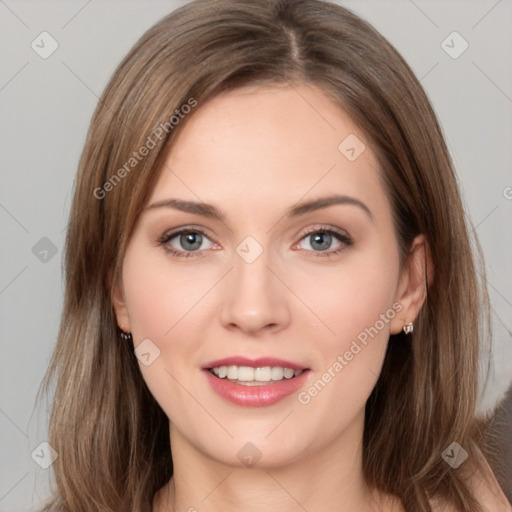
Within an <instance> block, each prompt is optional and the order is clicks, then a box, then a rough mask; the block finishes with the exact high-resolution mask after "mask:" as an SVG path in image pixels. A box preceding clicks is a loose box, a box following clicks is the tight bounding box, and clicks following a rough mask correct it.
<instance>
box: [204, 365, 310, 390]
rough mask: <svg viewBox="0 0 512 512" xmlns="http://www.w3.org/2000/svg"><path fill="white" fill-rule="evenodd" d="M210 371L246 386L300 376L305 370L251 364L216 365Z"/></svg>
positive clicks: (219, 376) (221, 377) (220, 377)
mask: <svg viewBox="0 0 512 512" xmlns="http://www.w3.org/2000/svg"><path fill="white" fill-rule="evenodd" d="M209 371H210V372H211V373H213V374H214V375H215V376H216V377H218V378H219V379H225V380H228V381H230V382H233V383H235V384H241V385H244V386H261V385H268V384H272V383H273V382H279V381H282V380H283V379H293V378H294V377H298V376H299V375H300V374H301V373H302V371H303V370H294V369H293V368H284V367H282V366H264V367H261V368H252V367H251V366H236V365H230V366H225V365H223V366H216V367H215V368H210V369H209Z"/></svg>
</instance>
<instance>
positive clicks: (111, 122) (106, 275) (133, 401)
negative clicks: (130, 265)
mask: <svg viewBox="0 0 512 512" xmlns="http://www.w3.org/2000/svg"><path fill="white" fill-rule="evenodd" d="M277 83H288V84H290V85H292V86H293V85H294V84H299V83H306V84H312V85H316V86H318V87H320V88H321V89H322V90H323V91H324V92H325V93H327V94H328V95H329V96H330V97H331V98H332V100H333V101H335V102H336V103H337V104H338V105H340V107H341V108H343V109H344V110H345V112H347V113H348V115H349V116H350V117H351V118H352V120H353V121H354V122H355V123H356V124H357V125H358V126H359V127H360V129H361V130H362V132H363V133H364V134H365V136H366V137H367V141H368V144H369V145H370V146H371V148H372V150H373V151H374V152H375V154H376V155H377V157H378V161H379V165H380V172H381V174H382V177H383V180H384V183H385V186H386V189H387V193H388V196H389V198H390V200H391V203H392V206H393V212H394V223H395V228H396V233H397V238H398V240H399V244H400V252H401V257H402V261H403V260H404V258H405V257H406V255H407V252H408V249H409V246H410V243H411V241H412V240H413V238H414V237H415V236H416V235H417V234H420V233H423V234H424V235H425V237H426V239H427V242H428V244H429V247H430V250H431V254H432V262H433V267H434V268H433V269H428V271H429V272H432V271H433V276H434V279H433V281H432V283H431V285H430V286H429V288H428V295H427V299H426V302H425V304H424V306H423V308H422V310H421V312H420V314H419V317H418V318H417V320H416V322H415V326H414V333H413V334H412V335H411V336H410V337H408V338H405V337H404V336H403V335H402V334H399V335H394V336H391V338H390V341H389V347H388V352H387V355H386V359H385V362H384V367H383V370H382V374H381V376H380V378H379V380H378V382H377V385H376V387H375V389H374V391H373V392H372V394H371V396H370V398H369V400H368V402H367V405H366V420H365V430H364V448H363V468H364V475H365V478H366V480H367V482H368V484H369V485H371V486H372V487H375V488H377V489H380V490H382V491H384V492H388V493H392V494H394V495H396V496H398V497H399V498H400V499H401V501H402V503H403V505H404V507H405V509H406V510H407V511H410V512H413V511H414V512H416V511H418V510H425V511H430V510H431V506H430V504H429V499H431V498H436V497H437V498H441V499H443V500H447V501H448V502H450V503H453V504H454V505H455V506H457V507H458V509H460V510H464V511H471V512H474V511H476V510H479V508H478V504H477V502H476V500H475V498H474V497H473V495H472V492H471V489H470V488H469V487H468V484H467V480H465V478H463V477H462V476H461V474H460V472H459V471H456V470H453V469H452V468H451V467H450V466H449V465H448V464H447V463H446V462H445V461H444V460H443V459H442V457H441V454H442V452H443V451H444V450H445V448H446V447H447V446H449V445H450V444H451V443H452V442H454V441H456V442H458V443H459V444H460V445H461V446H462V447H463V448H464V449H465V450H466V451H467V452H468V453H469V455H470V460H475V457H472V456H473V455H474V454H475V451H474V450H476V449H477V448H476V447H477V446H478V445H480V448H482V447H483V445H482V439H481V430H482V427H481V426H480V425H479V423H478V422H477V421H476V420H475V402H476V396H477V360H478V350H479V334H478V333H479V319H480V318H481V314H482V312H484V313H485V312H486V311H487V309H486V304H487V295H486V292H485V289H484V288H483V287H481V286H479V283H478V281H477V277H476V271H475V257H474V255H473V252H472V248H471V240H470V237H469V230H468V224H467V222H466V220H465V217H464V211H463V206H462V203H461V199H460V196H459V191H458V186H457V180H456V176H455V173H454V170H453V167H452V163H451V160H450V156H449V153H448V150H447V148H446V145H445V142H444V140H443V136H442V132H441V129H440V127H439V124H438V121H437V119H436V115H435V113H434V111H433V109H432V107H431V105H430V103H429V101H428V99H427V97H426V95H425V92H424V91H423V89H422V87H421V85H420V83H419V82H418V80H417V79H416V77H415V76H414V74H413V72H412V71H411V69H410V68H409V66H408V65H407V64H406V63H405V61H404V60H403V59H402V57H401V56H400V55H399V54H398V52H397V51H396V50H395V49H394V48H393V47H392V46H391V45H390V43H388V42H387V41H386V40H385V39H384V38H383V37H382V36H381V35H380V34H379V33H378V32H377V31H376V30H375V29H373V28H372V27H371V26H370V25H369V24H367V23H366V22H364V21H363V20H361V19H360V18H359V17H357V16H356V15H354V14H353V13H351V12H350V11H349V10H347V9H345V8H342V7H340V6H339V5H336V4H333V3H330V2H324V1H322V0H281V1H273V0H268V1H267V0H256V1H245V0H215V1H212V0H198V1H194V2H191V3H189V4H187V5H185V6H184V7H181V8H180V9H178V10H176V11H174V12H173V13H171V14H170V15H168V16H167V17H165V18H163V19H162V20H161V21H160V22H158V23H157V24H156V25H155V26H153V27H152V28H150V29H149V30H148V31H147V32H146V33H145V34H144V35H143V36H142V37H141V38H140V40H139V41H138V42H137V43H136V44H135V46H134V47H133V48H132V49H131V51H130V52H129V54H128V55H127V56H126V57H125V59H124V60H123V61H122V62H121V64H120V65H119V66H118V68H117V70H116V71H115V73H114V75H113V76H112V78H111V80H110V82H109V84H108V85H107V87H106V89H105V91H104V92H103V95H102V96H101V99H100V101H99V104H98V106H97V109H96V111H95V113H94V116H93V118H92V121H91V125H90V129H89V133H88V136H87V141H86V144H85V147H84V150H83V153H82V157H81V160H80V164H79V170H78V175H77V179H76V184H75V192H74V200H73V205H72V209H71V214H70V222H69V228H68V232H67V239H66V260H65V272H66V274H65V279H66V289H65V301H64V308H63V312H62V320H61V326H60V331H59V336H58V341H57V344H56V347H55V351H54V353H53V357H52V360H51V364H50V366H49V369H48V372H47V374H46V376H45V379H44V381H43V386H42V390H44V391H47V390H48V389H49V386H50V383H51V382H52V380H53V379H55V383H56V387H55V395H54V403H53V410H52V414H51V419H50V425H49V443H50V444H51V445H52V446H53V447H54V448H55V449H56V450H57V452H58V454H59V458H58V459H57V460H56V462H55V463H54V464H53V466H52V467H53V470H54V474H55V479H56V484H57V489H56V493H55V494H54V497H53V499H52V501H51V502H50V503H49V505H48V508H47V510H58V511H69V512H85V511H88V512H92V511H111V512H114V511H115V512H119V511H128V510H133V511H135V510H137V511H140V512H149V511H150V510H151V504H152V500H153V498H154V495H155V493H156V491H157V490H158V489H160V488H161V487H162V486H163V485H164V484H165V483H166V482H167V481H168V480H169V478H170V477H171V476H172V473H173V464H172V458H171V452H170V446H169V425H168V419H167V417H166V416H165V414H164V413H163V411H162V410H161V408H160V407H159V406H158V404H157V403H156V402H155V400H154V399H153V397H152V395H151V394H150V392H149V391H148V388H147V387H146V385H145V382H144V381H143V379H142V376H141V373H140V370H139V367H138V364H137V361H136V358H135V356H134V353H133V347H131V346H129V344H127V343H126V341H123V340H122V339H121V338H120V336H119V330H118V328H117V325H116V319H115V315H114V310H113V307H112V302H111V289H112V285H113V283H114V282H115V281H116V280H117V279H118V278H119V275H120V269H121V265H122V261H123V255H124V251H125V248H126V246H127V243H128V241H129V239H130V236H131V233H132V230H133V228H134V226H135V223H136V221H137V219H138V216H139V214H140V212H141V210H142V208H143V207H144V205H145V204H146V202H147V200H148V198H149V195H150V193H151V191H152V189H153V187H154V185H155V182H156V180H157V178H158V176H159V173H160V172H161V170H162V165H163V159H164V157H165V155H166V152H167V151H168V150H169V148H171V147H172V143H173V140H174V139H175V138H176V136H177V134H178V133H179V132H180V131H181V130H182V129H183V127H184V126H185V125H186V123H187V120H188V119H189V118H190V117H191V116H193V114H194V111H196V110H197V109H199V108H200V107H201V104H203V103H204V102H205V101H206V100H207V99H209V98H212V97H213V96H214V95H215V94H217V93H219V92H222V91H227V90H232V89H235V88H237V87H241V86H243V85H248V84H265V85H272V84H277ZM194 102H195V105H194ZM184 105H189V106H190V108H188V110H187V111H190V112H189V113H188V114H187V115H183V113H184V112H185V110H186V109H185V108H184ZM180 114H181V115H180ZM173 116H174V118H175V119H174V120H173V121H172V122H171V121H170V120H171V118H173ZM178 117H179V120H178V121H177V120H176V119H177V118H178ZM159 127H160V128H161V129H160V130H159V129H158V128H159ZM157 134H158V135H157ZM149 139H151V147H150V144H149ZM143 146H144V147H146V148H148V149H149V150H148V151H145V152H144V156H143V157H141V158H139V156H140V154H142V153H143V152H142V151H141V148H142V147H143ZM135 154H136V155H137V156H134V155H135ZM122 169H124V171H122Z"/></svg>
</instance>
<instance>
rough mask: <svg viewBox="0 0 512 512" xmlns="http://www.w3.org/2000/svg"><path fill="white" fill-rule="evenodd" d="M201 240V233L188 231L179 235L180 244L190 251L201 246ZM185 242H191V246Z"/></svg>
mask: <svg viewBox="0 0 512 512" xmlns="http://www.w3.org/2000/svg"><path fill="white" fill-rule="evenodd" d="M201 242H202V235H201V233H192V232H190V233H185V234H182V235H181V237H180V243H181V246H182V247H183V248H184V249H189V250H192V251H195V250H197V249H199V248H200V247H201ZM187 244H191V246H190V245H187Z"/></svg>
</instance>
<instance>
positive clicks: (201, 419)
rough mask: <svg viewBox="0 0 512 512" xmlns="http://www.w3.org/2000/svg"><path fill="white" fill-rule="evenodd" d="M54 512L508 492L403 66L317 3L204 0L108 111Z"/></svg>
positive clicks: (461, 267) (96, 132) (368, 505)
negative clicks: (483, 409)
mask: <svg viewBox="0 0 512 512" xmlns="http://www.w3.org/2000/svg"><path fill="white" fill-rule="evenodd" d="M70 221H71V222H70V227H69V231H68V235H67V253H66V278H67V279H66V296H65V305H64V310H63V315H62V323H61V329H60V334H59V339H58V343H57V346H56V349H55V352H54V355H53V359H52V362H51V365H50V368H49V371H48V374H47V376H46V379H45V386H46V388H48V386H49V383H50V381H51V379H52V378H56V391H55V399H54V407H53V411H52V416H51V421H50V431H49V442H50V444H51V445H52V446H53V447H54V448H55V450H56V451H57V452H58V454H59V457H58V459H57V460H56V461H55V463H54V465H53V468H54V472H55V476H56V483H57V490H56V493H55V495H54V499H53V500H52V502H51V503H50V504H49V505H48V507H47V510H59V511H73V512H77V511H86V510H87V511H91V510H98V511H100V510H101V511H107V510H108V511H127V510H134V511H140V512H146V511H151V510H152V511H155V512H164V511H166V512H168V511H173V512H175V511H178V510H180V511H181V510H189V511H193V510H199V511H210V510H212V511H214V510H248V511H252V510H271V511H274V510H275V511H285V512H286V511H292V510H308V511H317V510H318V511H320V510H322V511H325V510H333V511H334V510H336V511H338V510H350V511H359V510H361V511H363V510H364V511H367V510H378V511H408V512H409V511H414V512H416V511H419V510H425V511H441V510H446V511H448V510H450V511H455V510H457V511H458V510H463V511H482V510H493V511H497V510H509V508H510V505H509V504H508V503H507V501H506V498H505V496H504V495H503V493H502V492H501V490H500V488H499V486H498V484H497V482H496V480H495V478H494V475H493V474H492V471H491V469H490V467H489V465H488V464H487V462H486V460H485V456H484V454H485V447H486V444H485V441H486V438H485V423H484V422H481V421H477V420H476V419H475V402H476V384H477V383H476V376H477V371H476V370H477V361H478V349H479V342H485V339H484V340H479V339H478V334H477V333H478V331H479V329H478V327H479V318H480V317H481V315H482V313H485V311H486V309H485V305H486V293H485V289H481V288H480V287H479V284H478V282H477V279H476V270H475V262H474V258H473V256H472V253H471V250H470V241H469V236H468V227H467V226H466V223H465V220H464V213H463V209H462V206H461V201H460V196H459V192H458V189H457V184H456V179H455V176H454V172H453V169H452V164H451V161H450V157H449V154H448V151H447V149H446V145H445V143H444V141H443V138H442V134H441V130H440V128H439V125H438V122H437V120H436V117H435V114H434V112H433V110H432V108H431V106H430V104H429V102H428V100H427V98H426V96H425V93H424V91H423V90H422V88H421V86H420V84H419V82H418V81H417V79H416V78H415V77H414V75H413V73H412V72H411V70H410V68H409V67H408V66H407V64H406V63H405V62H404V61H403V59H402V58H401V57H400V56H399V55H398V53H397V52H396V50H394V48H393V47H392V46H391V45H390V44H389V43H388V42H387V41H386V40H385V39H384V38H383V37H382V36H381V35H379V34H378V33H377V32H376V31H375V30H374V29H373V28H372V27H370V26H369V25H368V24H366V23H365V22H364V21H362V20H361V19H359V18H358V17H357V16H355V15H354V14H352V13H351V12H350V11H348V10H346V9H344V8H342V7H339V6H337V5H335V4H331V3H328V2H322V1H317V0H295V1H279V2H274V1H271V2H269V1H264V0H258V1H256V2H248V1H242V0H235V1H232V0H230V1H227V0H220V1H216V2H211V1H210V2H209V1H205V0H199V1H196V2H192V3H190V4H188V5H186V6H184V7H182V8H181V9H179V10H177V11H175V12H173V13H172V14H171V15H169V16H168V17H166V18H164V19H163V20H161V21H160V22H159V23H157V24H156V25H155V26H154V27H152V28H151V29H150V30H149V31H148V32H147V33H146V34H145V35H144V36H143V37H142V38H141V39H140V40H139V41H138V43H137V44H136V45H135V46H134V48H133V49H132V50H131V51H130V53H129V54H128V56H127V57H126V58H125V59H124V60H123V62H122V63H121V64H120V66H119V67H118V69H117V70H116V72H115V73H114V76H113V77H112V79H111V80H110V83H109V84H108V86H107V88H106V90H105V91H104V93H103V96H102V98H101V100H100V103H99V105H98V107H97V110H96V112H95V115H94V117H93V119H92V122H91V127H90V130H89V134H88V138H87V142H86V145H85V148H84V151H83V155H82V158H81V162H80V168H79V172H78V177H77V181H76V190H75V197H74V201H73V206H72V211H71V218H70Z"/></svg>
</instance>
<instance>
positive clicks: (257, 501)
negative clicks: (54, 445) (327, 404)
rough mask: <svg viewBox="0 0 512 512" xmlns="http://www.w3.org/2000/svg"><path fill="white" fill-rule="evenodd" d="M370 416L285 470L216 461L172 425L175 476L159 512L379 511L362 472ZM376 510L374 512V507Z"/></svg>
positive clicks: (159, 499)
mask: <svg viewBox="0 0 512 512" xmlns="http://www.w3.org/2000/svg"><path fill="white" fill-rule="evenodd" d="M363 421H364V413H363V414H361V415H360V417H358V418H357V419H356V420H355V422H354V423H353V424H352V425H350V427H349V428H348V429H347V430H345V431H344V432H343V435H342V436H340V437H338V438H337V439H334V440H333V441H332V442H326V443H325V447H324V448H323V449H321V450H315V451H312V452H310V453H309V452H308V451H307V448H306V449H305V450H304V451H303V453H301V454H299V455H298V456H297V457H296V458H295V460H293V461H291V462H290V463H288V464H287V465H285V466H283V465H280V466H263V465H261V466H260V465H256V466H254V467H252V468H246V467H243V466H242V467H235V466H231V465H227V464H224V463H222V462H219V461H218V460H214V459H212V458H210V457H209V456H208V455H206V454H205V453H204V452H201V451H199V450H198V449H197V448H196V447H194V446H193V445H192V444H190V443H189V441H188V440H187V439H186V438H184V437H183V436H182V435H181V433H180V432H179V431H177V430H176V428H175V427H173V425H172V424H171V427H170V439H171V447H172V456H173V465H174V475H173V477H172V478H171V480H170V481H169V483H168V484H167V485H166V486H165V487H164V488H162V489H161V491H160V492H159V493H158V495H157V497H156V498H155V507H154V510H155V512H176V511H178V510H179V511H182V510H183V511H188V512H195V511H201V512H210V511H211V512H213V511H218V510H223V511H225V512H232V511H233V512H235V511H239V510H244V512H256V511H261V510H262V509H263V510H265V511H266V512H274V511H276V512H277V511H279V512H297V511H301V510H307V511H308V512H317V511H318V512H320V511H325V510H337V511H340V512H342V511H350V512H358V511H365V512H367V511H370V510H373V509H375V510H382V508H378V504H377V503H376V502H375V497H374V496H373V495H372V493H371V492H370V490H369V489H368V487H367V485H366V484H365V481H364V478H363V473H362V431H363ZM372 506H373V507H374V508H372Z"/></svg>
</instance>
